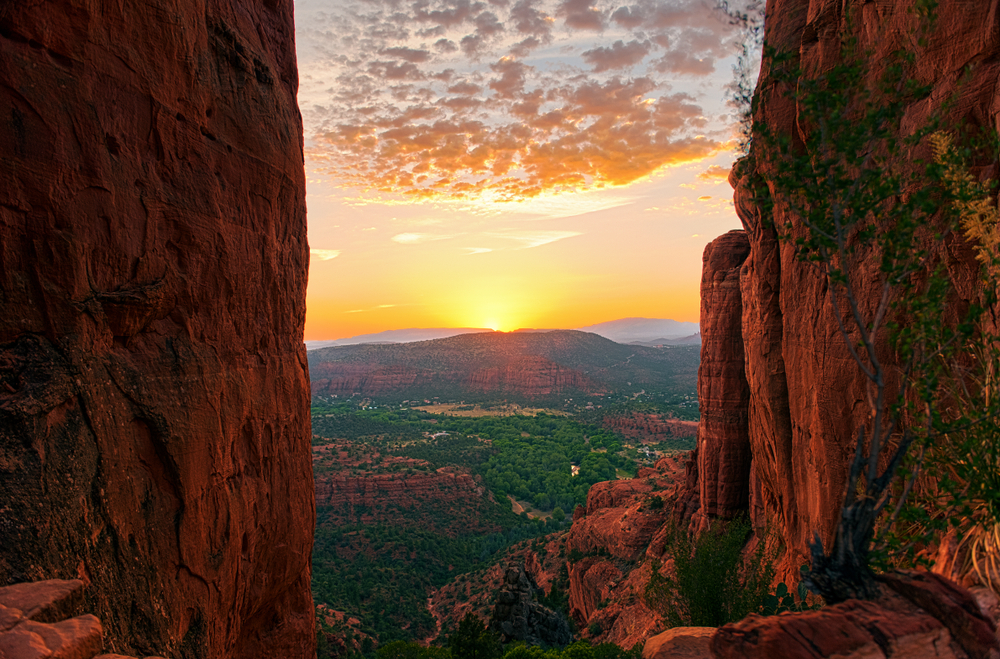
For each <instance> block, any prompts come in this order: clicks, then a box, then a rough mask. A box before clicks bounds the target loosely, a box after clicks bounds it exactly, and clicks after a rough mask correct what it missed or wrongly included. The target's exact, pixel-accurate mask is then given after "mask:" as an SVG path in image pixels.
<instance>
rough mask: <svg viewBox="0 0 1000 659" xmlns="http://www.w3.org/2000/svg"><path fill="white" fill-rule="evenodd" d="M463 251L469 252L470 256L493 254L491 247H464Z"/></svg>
mask: <svg viewBox="0 0 1000 659" xmlns="http://www.w3.org/2000/svg"><path fill="white" fill-rule="evenodd" d="M462 249H467V250H469V255H470V256H471V255H472V254H485V253H486V252H492V251H493V250H492V248H489V247H463V248H462Z"/></svg>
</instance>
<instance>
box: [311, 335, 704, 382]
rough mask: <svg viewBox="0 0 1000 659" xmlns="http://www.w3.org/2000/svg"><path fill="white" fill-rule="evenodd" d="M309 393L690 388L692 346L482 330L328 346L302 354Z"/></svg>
mask: <svg viewBox="0 0 1000 659" xmlns="http://www.w3.org/2000/svg"><path fill="white" fill-rule="evenodd" d="M308 360H309V369H310V375H311V379H312V387H313V391H312V392H313V396H314V397H315V396H327V395H336V396H345V395H347V396H349V395H352V394H361V395H371V396H386V395H392V396H400V397H406V396H411V397H414V398H424V397H426V398H430V397H432V396H443V397H453V398H456V399H458V398H470V397H474V396H475V395H487V394H490V395H494V394H496V395H510V396H515V397H523V398H528V399H534V398H539V397H547V396H555V395H563V394H572V393H582V394H605V393H609V392H611V391H639V390H641V389H643V388H656V389H672V388H677V387H685V386H689V387H693V384H694V382H695V379H696V378H697V368H698V366H697V365H698V350H697V348H696V347H694V346H690V347H678V348H648V347H644V346H630V345H623V344H620V343H616V342H614V341H611V340H610V339H606V338H604V337H601V336H598V335H596V334H592V333H588V332H580V331H577V330H552V331H549V332H510V333H503V332H483V333H478V334H461V335H457V336H452V337H447V338H444V339H434V340H431V341H417V342H412V343H405V344H390V343H385V344H360V345H354V346H332V347H328V348H321V349H318V350H311V351H309V353H308Z"/></svg>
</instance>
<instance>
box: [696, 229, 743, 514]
mask: <svg viewBox="0 0 1000 659" xmlns="http://www.w3.org/2000/svg"><path fill="white" fill-rule="evenodd" d="M749 251H750V245H749V243H748V241H747V236H746V233H745V232H743V231H730V232H729V233H727V234H723V235H722V236H719V237H718V238H716V239H715V240H713V241H712V242H711V243H709V244H708V245H707V246H706V247H705V253H704V255H703V256H702V274H701V337H702V338H701V366H700V367H699V369H698V407H699V409H700V411H701V421H700V423H699V426H698V477H699V479H700V481H699V482H700V491H701V501H700V502H701V512H702V514H703V515H707V516H709V517H722V518H724V519H730V518H732V517H734V516H736V515H737V514H738V513H739V512H741V511H745V510H746V509H747V506H748V504H749V500H750V491H749V490H750V488H749V482H750V459H751V456H750V440H749V435H748V420H747V419H748V412H749V409H748V405H749V401H750V389H749V387H748V385H747V379H746V367H745V364H744V362H745V355H744V348H743V331H742V327H741V320H740V319H741V318H742V316H743V302H742V296H741V294H740V267H741V266H742V265H743V262H744V261H745V260H746V258H747V254H748V253H749Z"/></svg>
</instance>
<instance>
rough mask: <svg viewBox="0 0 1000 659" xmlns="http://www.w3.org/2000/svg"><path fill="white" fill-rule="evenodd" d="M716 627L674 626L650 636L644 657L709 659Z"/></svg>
mask: <svg viewBox="0 0 1000 659" xmlns="http://www.w3.org/2000/svg"><path fill="white" fill-rule="evenodd" d="M713 634H715V627H674V628H673V629H668V630H667V631H665V632H663V633H662V634H657V635H656V636H654V637H652V638H650V639H649V640H648V641H646V645H644V646H643V648H642V659H707V658H709V657H711V656H712V655H711V649H710V647H709V646H710V644H711V641H712V635H713Z"/></svg>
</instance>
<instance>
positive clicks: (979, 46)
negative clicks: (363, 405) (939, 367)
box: [570, 0, 1000, 657]
mask: <svg viewBox="0 0 1000 659" xmlns="http://www.w3.org/2000/svg"><path fill="white" fill-rule="evenodd" d="M911 4H912V3H909V2H905V3H904V2H896V3H884V2H865V3H843V2H839V1H838V0H768V2H767V7H766V35H767V41H768V43H769V44H770V45H772V46H775V47H777V48H781V49H787V50H790V51H791V52H792V53H793V55H795V56H796V57H797V58H798V61H797V62H793V64H798V65H799V66H800V67H801V69H802V70H803V71H805V72H807V73H806V75H811V74H812V73H814V72H817V71H823V70H827V69H829V68H830V67H832V66H833V65H834V64H836V63H837V61H838V58H839V57H840V52H841V51H840V46H841V43H842V39H843V37H844V35H845V34H846V33H847V31H848V29H849V28H848V25H849V23H848V19H847V17H846V16H845V14H844V12H845V11H846V9H845V7H848V6H850V7H851V8H852V10H853V11H854V14H853V16H852V19H851V21H852V23H851V25H853V27H852V28H850V29H851V30H853V32H852V34H853V35H855V36H857V37H858V39H859V41H860V43H859V47H860V48H861V49H862V50H866V51H868V52H869V53H870V55H869V58H870V62H871V63H872V72H871V80H870V81H869V82H873V81H874V80H875V79H876V78H878V77H879V76H881V75H882V74H883V73H884V69H883V68H882V67H884V65H885V63H887V62H889V61H891V58H890V57H889V56H888V55H889V54H890V53H891V52H892V51H893V50H895V49H898V48H901V47H903V46H906V47H913V46H916V41H915V40H911V38H910V35H911V29H912V27H913V26H914V22H913V21H914V19H913V15H912V14H911V12H910V7H911ZM937 15H938V19H937V23H936V24H935V26H934V29H933V30H932V32H931V34H930V35H929V38H928V40H927V42H926V44H923V45H920V46H918V52H917V57H916V80H917V82H920V83H927V84H930V85H931V87H932V91H931V93H930V95H929V97H920V98H919V99H913V100H912V101H911V102H909V103H910V104H909V105H908V106H907V107H906V115H905V117H904V120H903V130H904V131H912V130H913V129H914V128H916V127H918V126H921V125H922V124H923V123H924V122H925V121H926V119H927V118H928V116H929V113H930V112H931V110H932V109H934V108H936V107H938V106H939V105H940V103H941V101H943V100H944V99H947V98H951V99H952V101H953V102H952V104H951V105H950V106H949V109H948V115H947V116H946V125H947V123H948V122H952V123H957V124H959V125H963V126H965V127H968V128H970V129H975V128H978V127H996V126H997V125H998V118H1000V117H998V115H1000V103H998V101H997V94H996V90H997V80H998V79H1000V57H998V55H1000V32H998V31H997V29H996V25H997V18H998V16H1000V5H998V3H997V2H996V1H995V0H993V1H991V2H987V3H973V2H970V1H969V0H942V1H941V2H940V5H939V7H938V9H937ZM970 63H971V64H974V65H975V66H974V67H973V68H972V69H971V71H969V72H968V74H966V71H965V67H966V66H967V65H969V64H970ZM872 86H874V85H872ZM790 91H791V90H790V89H789V88H787V87H785V86H781V85H779V84H778V83H777V82H776V81H775V79H774V77H773V75H772V72H771V70H770V63H769V62H765V63H764V67H763V70H762V73H761V77H760V81H759V83H758V89H757V97H758V98H757V100H758V105H757V112H758V113H759V114H758V118H759V119H762V120H763V121H765V122H766V123H767V124H768V125H769V126H770V128H771V130H772V131H773V132H776V133H778V134H787V135H792V136H793V137H794V136H796V135H799V133H798V131H800V130H802V129H803V128H802V124H801V122H799V121H798V116H797V108H796V106H795V102H794V100H793V99H792V97H791V96H790ZM760 148H762V147H761V143H760V142H758V143H756V144H755V145H754V149H760ZM752 162H754V158H751V159H750V160H748V161H744V162H743V163H741V164H739V165H738V166H737V167H735V168H734V169H733V172H732V174H731V176H730V181H731V183H732V184H733V187H734V188H735V205H736V210H737V213H738V215H739V217H740V219H741V220H742V222H743V225H744V228H745V231H743V232H730V233H728V234H726V235H723V236H720V237H719V238H718V239H716V240H715V241H713V242H712V243H711V244H710V245H709V246H708V247H707V248H706V250H705V257H704V270H703V280H702V305H703V306H702V341H703V344H702V365H701V371H700V374H699V402H700V404H701V412H702V418H701V427H700V429H699V440H698V448H697V456H698V457H697V462H696V463H692V464H690V466H689V468H688V470H687V478H688V484H687V487H685V488H680V489H678V490H677V492H676V494H675V496H676V497H683V498H684V499H683V501H682V500H679V499H675V500H674V501H673V502H672V504H673V506H674V509H675V513H676V512H677V511H680V514H677V515H675V517H674V519H675V520H678V521H681V522H683V520H684V519H685V518H686V516H687V515H689V514H690V513H691V512H692V510H693V509H694V508H699V507H700V510H701V513H700V514H701V515H702V516H703V517H701V518H700V519H701V521H702V522H704V521H705V520H706V518H709V519H710V518H711V517H731V516H733V515H734V514H738V513H739V512H741V511H744V510H748V511H749V512H750V515H751V518H752V520H753V522H754V526H755V527H756V528H758V529H760V528H765V527H769V529H770V531H771V532H773V533H774V534H775V535H776V536H777V537H780V538H781V539H782V541H783V543H784V547H785V549H786V551H785V553H784V554H783V555H782V557H781V560H780V564H779V566H778V568H779V574H778V579H780V580H784V581H785V582H786V583H793V582H795V581H797V579H798V574H799V567H800V566H801V565H803V564H804V563H806V561H807V559H808V554H807V543H808V541H809V540H811V539H812V537H813V534H814V533H816V532H818V533H819V534H820V536H821V537H822V538H823V540H824V543H825V544H826V546H829V545H830V538H831V535H832V533H833V530H834V527H835V524H836V522H837V518H838V516H839V508H840V503H841V501H842V497H843V492H844V486H845V481H846V475H847V468H848V464H849V461H850V458H851V454H852V449H853V437H854V432H855V430H856V429H857V427H858V426H859V425H860V424H862V423H863V422H864V421H865V419H866V417H867V410H868V404H867V401H866V395H865V387H864V381H863V380H862V377H861V375H860V373H859V372H858V370H857V368H856V367H855V365H854V362H853V361H852V359H851V357H850V354H849V352H848V350H847V347H846V344H845V342H844V340H843V339H842V338H841V336H840V334H839V331H838V323H837V319H836V318H835V316H834V315H833V311H832V307H831V305H830V302H829V296H828V294H827V291H826V290H825V288H824V284H823V282H822V280H821V278H820V277H819V276H818V274H817V273H816V271H815V269H813V268H811V267H810V266H809V265H807V264H803V263H800V262H799V261H797V260H796V258H795V254H794V252H793V247H792V245H790V244H789V243H787V242H781V241H779V240H778V237H777V234H776V232H775V230H774V228H773V226H774V225H776V226H779V227H784V226H786V223H791V227H792V228H791V231H793V232H797V231H801V228H800V225H799V224H798V220H797V218H796V217H794V216H793V215H791V214H789V212H788V211H787V210H782V209H779V210H778V211H777V215H776V216H775V217H774V218H773V219H774V225H769V224H767V223H765V221H764V218H763V217H762V210H761V209H760V208H758V207H756V206H755V205H754V202H753V197H752V195H751V192H750V179H751V178H752V177H754V176H763V177H764V179H765V181H766V180H767V172H766V171H754V170H753V168H752V167H753V165H752ZM973 171H974V173H975V174H976V175H977V176H979V177H980V178H982V179H989V178H992V179H996V178H998V174H1000V169H998V167H997V164H996V163H995V162H992V163H985V164H982V163H980V164H979V165H978V166H976V167H975V168H974V169H973ZM948 250H949V258H950V260H949V262H948V267H949V268H950V271H951V273H952V274H953V276H954V277H955V278H956V279H957V281H958V289H959V295H966V296H971V292H972V288H973V287H972V281H973V280H974V277H975V274H976V269H977V266H976V264H975V263H974V262H973V260H972V258H971V249H970V248H969V246H968V245H966V244H964V242H963V241H961V240H955V241H953V242H952V243H950V244H949V246H948ZM859 262H860V268H861V270H860V273H861V280H862V282H863V286H862V289H861V291H860V294H861V296H862V298H863V304H864V305H866V306H868V307H870V306H871V305H873V304H875V303H876V302H877V300H876V289H875V286H876V283H877V281H878V263H877V260H876V259H874V258H873V257H872V255H870V254H869V255H861V256H860V259H859ZM961 305H962V301H961V300H955V304H954V308H958V307H960V306H961ZM886 348H887V346H881V347H880V349H885V353H886V354H887V355H888V353H889V351H888V350H887V349H886ZM616 487H618V488H619V489H624V488H626V487H627V486H625V485H616ZM595 490H596V491H595V493H594V496H595V497H596V496H598V495H599V494H600V492H601V490H600V489H599V488H595ZM692 491H696V492H698V496H697V499H693V498H692ZM609 515H610V513H609V512H607V511H605V512H604V513H602V514H600V515H594V514H592V513H591V512H590V511H589V509H588V511H586V513H584V512H580V513H579V514H574V525H573V530H572V531H571V534H570V537H571V538H574V537H575V538H584V537H587V538H588V542H590V543H591V544H592V545H593V546H598V545H601V543H603V545H601V546H603V547H604V548H605V549H606V551H608V552H609V553H614V552H615V551H616V548H618V547H621V546H622V545H623V542H622V541H623V540H626V539H628V535H627V534H621V537H618V534H619V533H620V532H616V533H615V534H611V533H606V534H605V535H606V536H607V537H606V538H604V539H601V536H600V535H599V534H598V532H597V531H598V530H599V528H598V527H596V522H597V521H598V520H601V519H603V518H605V517H608V516H609ZM578 525H579V528H578ZM602 525H603V524H602ZM656 545H657V540H656V538H655V537H654V538H653V539H652V540H650V549H649V550H647V555H649V554H650V552H653V553H655V552H654V550H653V548H654V547H655V546H656ZM587 560H589V561H590V563H589V564H588V565H587V566H586V569H583V567H578V568H577V572H578V574H577V575H576V577H575V578H574V579H572V580H571V583H572V584H573V585H574V590H573V591H572V592H571V597H572V598H573V599H572V601H574V602H576V603H577V604H576V608H575V610H576V611H577V612H579V614H580V615H581V616H582V617H584V618H585V619H586V620H587V621H589V620H593V619H595V618H596V617H597V616H600V615H601V611H603V609H602V610H598V611H594V610H592V609H591V608H590V607H591V606H592V603H593V602H594V601H595V600H596V601H601V598H604V599H606V600H607V602H608V603H607V607H606V608H607V609H612V608H614V607H615V606H617V605H619V604H620V603H622V602H625V601H628V600H627V597H628V596H627V595H622V596H619V595H618V594H617V592H618V591H617V589H616V588H615V587H611V586H610V584H613V583H616V580H617V579H619V577H617V576H612V573H611V571H610V570H609V569H608V568H606V567H604V568H600V571H595V572H594V573H593V574H591V570H595V569H596V566H597V565H598V563H600V562H601V561H600V560H599V559H598V558H597V557H594V558H590V559H587ZM581 563H582V562H581ZM581 563H578V564H577V566H581ZM598 591H600V593H598ZM852 606H854V605H852ZM852 615H853V614H852ZM783 618H784V616H781V617H779V618H776V619H774V620H780V619H783ZM811 624H813V625H814V626H815V621H813V623H811ZM935 624H936V625H937V627H938V628H941V624H940V623H935ZM754 633H756V632H754ZM949 633H950V632H949ZM899 638H900V639H902V638H903V637H902V636H900V637H899ZM774 647H779V646H772V652H774V650H773V648H774ZM859 647H860V646H859ZM720 656H721V655H720ZM726 656H729V655H726ZM732 656H743V655H732ZM747 656H750V655H747ZM753 656H762V657H763V656H781V655H780V654H772V655H768V654H767V653H761V654H759V655H753ZM874 656H878V655H874ZM942 656H943V655H942Z"/></svg>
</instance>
